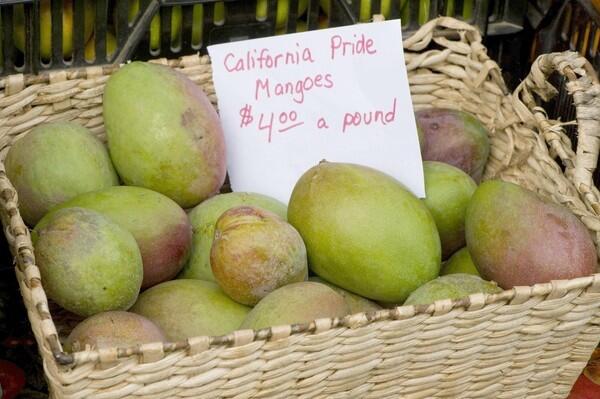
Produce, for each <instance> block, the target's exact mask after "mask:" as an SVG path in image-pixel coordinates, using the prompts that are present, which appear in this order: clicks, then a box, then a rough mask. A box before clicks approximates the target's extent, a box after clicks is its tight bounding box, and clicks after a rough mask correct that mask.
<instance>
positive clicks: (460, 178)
mask: <svg viewBox="0 0 600 399" xmlns="http://www.w3.org/2000/svg"><path fill="white" fill-rule="evenodd" d="M423 172H424V175H425V193H426V198H425V199H424V201H425V205H427V208H429V210H430V211H431V214H432V215H433V218H434V219H435V225H436V226H437V229H438V232H439V233H440V241H441V242H442V259H446V258H448V257H449V256H450V255H452V254H453V253H454V252H456V251H457V250H458V249H459V248H462V247H464V246H465V212H466V211H467V205H468V204H469V201H470V199H471V196H472V195H473V193H474V192H475V190H476V189H477V184H476V183H475V182H474V181H473V179H472V178H471V177H470V176H469V175H468V174H466V173H465V172H463V171H462V170H460V169H458V168H456V167H454V166H452V165H449V164H446V163H442V162H434V161H425V162H423Z"/></svg>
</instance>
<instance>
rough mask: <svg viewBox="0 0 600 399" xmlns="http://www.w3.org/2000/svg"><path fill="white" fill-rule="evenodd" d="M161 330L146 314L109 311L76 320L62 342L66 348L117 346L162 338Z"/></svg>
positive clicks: (76, 349) (84, 348) (155, 340)
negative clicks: (74, 325)
mask: <svg viewBox="0 0 600 399" xmlns="http://www.w3.org/2000/svg"><path fill="white" fill-rule="evenodd" d="M166 339H167V338H166V337H165V333H164V332H163V331H162V330H161V329H160V327H158V326H157V325H156V324H154V323H153V322H151V321H150V320H148V319H147V318H145V317H143V316H140V315H138V314H135V313H130V312H124V311H118V310H117V311H109V312H102V313H98V314H95V315H93V316H91V317H88V318H87V319H85V320H83V321H82V322H81V323H79V324H78V325H77V326H76V327H75V328H74V329H73V331H71V334H69V336H68V337H67V340H66V342H65V349H66V350H67V351H68V352H77V351H83V350H86V348H88V349H92V350H98V349H103V348H117V347H127V346H134V345H138V344H147V343H151V342H164V341H166Z"/></svg>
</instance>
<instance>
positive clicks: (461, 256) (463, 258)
mask: <svg viewBox="0 0 600 399" xmlns="http://www.w3.org/2000/svg"><path fill="white" fill-rule="evenodd" d="M457 273H465V274H472V275H474V276H479V272H478V271H477V267H475V264H474V263H473V259H472V258H471V254H470V253H469V250H468V249H467V248H466V247H465V248H462V249H460V250H458V251H456V252H455V253H454V254H453V255H452V256H451V257H450V259H448V261H446V263H444V265H443V266H442V271H441V272H440V275H442V276H445V275H446V274H457ZM479 277H481V276H479Z"/></svg>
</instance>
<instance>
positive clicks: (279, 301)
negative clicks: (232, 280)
mask: <svg viewBox="0 0 600 399" xmlns="http://www.w3.org/2000/svg"><path fill="white" fill-rule="evenodd" d="M348 313H350V308H349V307H348V305H347V304H346V301H345V300H344V298H343V297H342V296H341V295H340V294H338V293H337V292H335V291H334V290H333V289H331V288H329V287H328V286H326V285H325V284H319V283H315V282H312V281H303V282H300V283H293V284H288V285H284V286H283V287H280V288H278V289H276V290H275V291H273V292H271V293H270V294H269V295H267V296H266V297H264V298H263V299H262V300H261V301H260V302H259V303H258V304H257V305H256V306H255V307H254V308H253V309H252V310H251V311H250V313H248V315H247V316H246V318H245V320H244V321H243V323H242V325H241V327H240V329H246V328H249V329H254V330H259V329H261V328H266V327H273V326H281V325H288V324H301V323H310V322H311V321H313V320H315V319H321V318H334V317H344V316H345V315H347V314H348Z"/></svg>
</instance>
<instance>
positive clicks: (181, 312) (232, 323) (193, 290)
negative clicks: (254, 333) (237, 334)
mask: <svg viewBox="0 0 600 399" xmlns="http://www.w3.org/2000/svg"><path fill="white" fill-rule="evenodd" d="M130 311H131V312H133V313H137V314H139V315H142V316H144V317H146V318H148V319H150V320H152V321H153V322H154V323H156V324H157V325H158V326H159V327H160V328H162V330H163V331H164V332H165V334H166V336H167V339H168V340H169V341H173V342H175V341H183V340H185V339H187V338H190V337H197V336H203V335H212V336H219V335H225V334H229V333H230V332H232V331H234V330H236V329H237V328H238V327H239V326H240V324H242V321H244V318H245V317H246V315H247V314H248V312H249V311H250V308H249V307H246V306H244V305H240V304H239V303H237V302H234V301H233V300H232V299H230V298H229V297H228V296H227V295H225V293H224V292H223V291H222V290H221V289H220V288H219V286H218V285H217V284H215V283H212V282H210V281H201V280H172V281H167V282H164V283H161V284H158V285H155V286H154V287H152V288H149V289H147V290H146V291H144V292H142V293H141V294H140V297H139V298H138V300H137V302H136V303H135V305H133V307H132V308H131V310H130Z"/></svg>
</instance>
